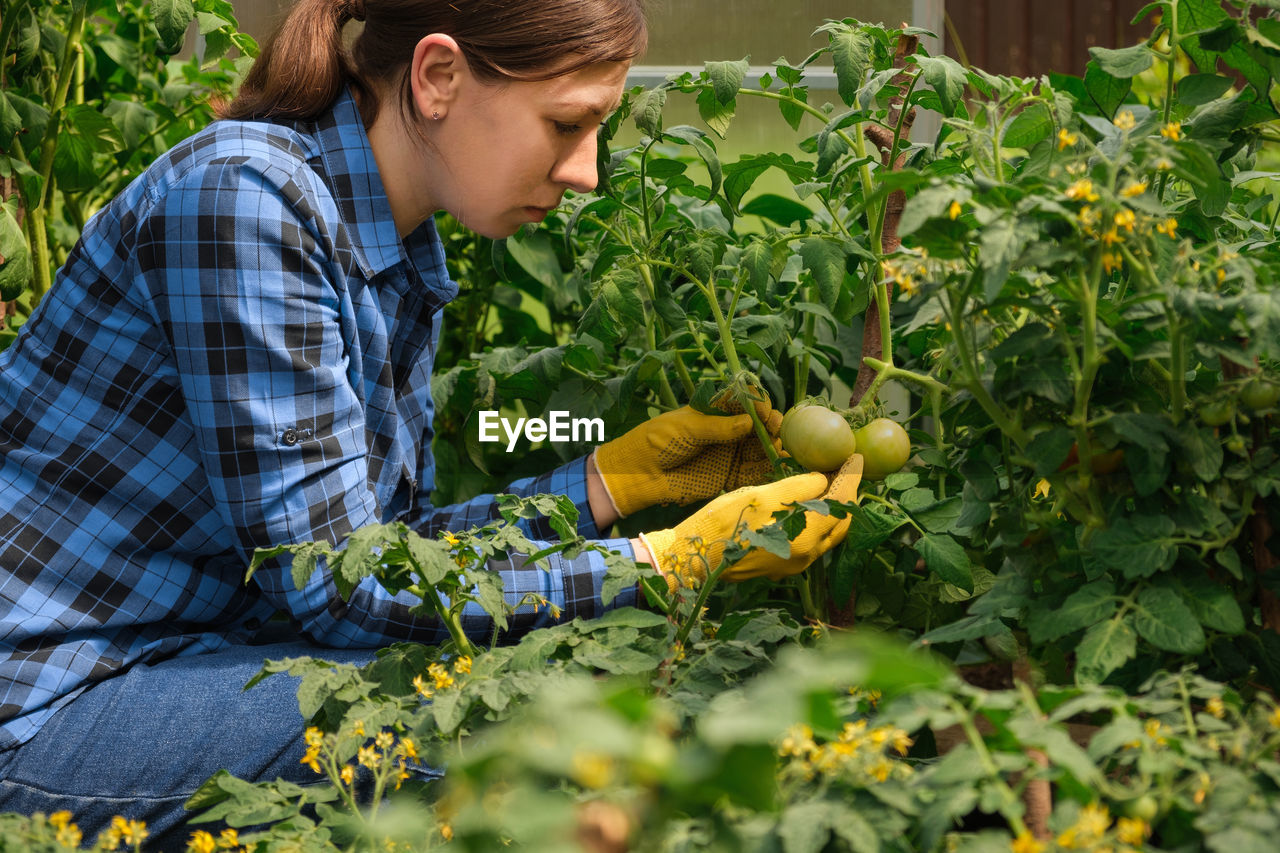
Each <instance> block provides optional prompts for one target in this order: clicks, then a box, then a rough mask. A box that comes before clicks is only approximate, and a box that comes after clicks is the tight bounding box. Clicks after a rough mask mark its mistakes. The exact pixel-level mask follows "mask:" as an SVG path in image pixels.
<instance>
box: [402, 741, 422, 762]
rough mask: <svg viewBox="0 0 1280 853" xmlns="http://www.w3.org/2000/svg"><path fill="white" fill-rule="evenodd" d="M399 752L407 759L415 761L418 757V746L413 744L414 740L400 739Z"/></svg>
mask: <svg viewBox="0 0 1280 853" xmlns="http://www.w3.org/2000/svg"><path fill="white" fill-rule="evenodd" d="M400 750H401V751H402V752H403V753H404V754H405V756H406V757H407V758H412V759H415V760H416V759H417V758H418V755H419V753H418V745H417V744H416V743H414V740H413V738H411V737H402V738H400Z"/></svg>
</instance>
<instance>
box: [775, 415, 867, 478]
mask: <svg viewBox="0 0 1280 853" xmlns="http://www.w3.org/2000/svg"><path fill="white" fill-rule="evenodd" d="M779 437H780V438H781V439H782V449H783V450H785V451H787V453H790V454H791V458H793V459H795V460H796V461H797V462H799V463H800V464H801V465H802V466H804V468H805V469H806V470H809V471H834V470H835V469H837V468H839V467H840V466H841V465H843V464H844V461H845V460H846V459H848V458H849V457H850V456H852V455H853V451H854V449H855V447H856V443H855V442H854V440H853V429H852V428H851V427H850V426H849V422H848V421H846V420H845V419H844V416H843V415H841V414H840V413H839V412H833V411H831V410H830V409H828V408H827V407H826V406H817V405H808V406H798V407H796V408H794V409H792V410H791V411H790V412H788V413H787V414H786V415H785V416H784V417H783V419H782V429H781V432H780V433H779Z"/></svg>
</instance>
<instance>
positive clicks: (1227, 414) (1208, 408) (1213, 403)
mask: <svg viewBox="0 0 1280 853" xmlns="http://www.w3.org/2000/svg"><path fill="white" fill-rule="evenodd" d="M1235 416H1236V406H1235V403H1234V402H1232V401H1231V400H1226V399H1223V400H1210V401H1209V402H1207V403H1205V404H1204V405H1202V406H1201V407H1200V422H1201V423H1203V424H1204V425H1205V426H1222V425H1223V424H1225V423H1227V422H1229V421H1230V420H1231V419H1232V418H1234V417H1235Z"/></svg>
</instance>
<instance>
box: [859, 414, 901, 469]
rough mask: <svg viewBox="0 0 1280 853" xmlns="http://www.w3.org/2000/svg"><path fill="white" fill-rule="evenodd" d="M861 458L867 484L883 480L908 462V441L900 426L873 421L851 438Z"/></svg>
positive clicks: (887, 422) (893, 423)
mask: <svg viewBox="0 0 1280 853" xmlns="http://www.w3.org/2000/svg"><path fill="white" fill-rule="evenodd" d="M853 437H854V439H856V441H857V445H858V452H859V453H861V454H862V460H863V462H862V476H863V478H865V479H867V480H883V479H884V478H885V477H887V476H888V475H890V474H892V473H893V472H894V471H897V470H898V469H899V468H901V467H902V466H903V465H906V464H907V460H908V459H910V458H911V439H910V438H908V437H907V431H906V430H905V429H903V428H902V426H901V424H899V423H897V422H896V421H891V420H889V419H888V418H876V419H875V420H873V421H870V422H869V423H867V424H866V425H865V426H863V427H862V428H861V429H859V430H857V431H856V432H854V434H853Z"/></svg>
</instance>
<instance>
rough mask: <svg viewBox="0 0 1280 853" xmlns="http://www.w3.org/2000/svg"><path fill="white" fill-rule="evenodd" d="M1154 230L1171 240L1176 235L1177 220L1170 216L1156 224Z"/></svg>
mask: <svg viewBox="0 0 1280 853" xmlns="http://www.w3.org/2000/svg"><path fill="white" fill-rule="evenodd" d="M1156 231H1158V232H1160V233H1161V234H1163V235H1165V236H1166V237H1168V238H1169V239H1170V240H1172V239H1174V238H1175V237H1176V236H1177V231H1178V220H1176V219H1174V218H1173V217H1172V216H1170V217H1169V218H1168V219H1166V220H1165V221H1164V222H1160V223H1157V224H1156Z"/></svg>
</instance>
